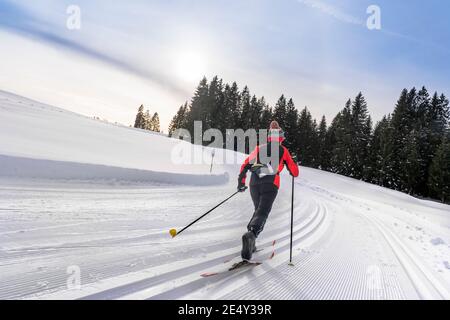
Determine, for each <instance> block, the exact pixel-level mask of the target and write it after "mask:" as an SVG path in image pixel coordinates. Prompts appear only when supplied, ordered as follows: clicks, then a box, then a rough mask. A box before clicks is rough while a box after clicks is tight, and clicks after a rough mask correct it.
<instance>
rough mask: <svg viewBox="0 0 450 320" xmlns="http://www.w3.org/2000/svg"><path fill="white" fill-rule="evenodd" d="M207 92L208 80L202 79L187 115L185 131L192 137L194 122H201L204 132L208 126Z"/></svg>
mask: <svg viewBox="0 0 450 320" xmlns="http://www.w3.org/2000/svg"><path fill="white" fill-rule="evenodd" d="M208 91H209V86H208V80H207V79H206V77H204V78H203V79H202V80H201V81H200V83H199V85H198V86H197V89H196V91H195V94H194V97H193V98H192V102H191V108H190V112H189V114H188V120H187V129H188V130H189V132H190V133H191V136H192V137H193V134H194V121H201V122H202V126H203V129H204V130H205V128H207V127H208V125H209V124H210V117H211V114H210V113H209V110H210V109H209V105H208V103H209V95H208Z"/></svg>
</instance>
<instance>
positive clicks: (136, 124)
mask: <svg viewBox="0 0 450 320" xmlns="http://www.w3.org/2000/svg"><path fill="white" fill-rule="evenodd" d="M143 125H144V105H141V106H140V107H139V109H138V113H137V115H136V120H135V121H134V127H135V128H142V127H143Z"/></svg>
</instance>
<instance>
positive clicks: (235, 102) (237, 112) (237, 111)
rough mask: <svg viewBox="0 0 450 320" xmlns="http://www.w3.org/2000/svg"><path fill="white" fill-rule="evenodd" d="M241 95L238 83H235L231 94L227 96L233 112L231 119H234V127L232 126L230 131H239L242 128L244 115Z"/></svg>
mask: <svg viewBox="0 0 450 320" xmlns="http://www.w3.org/2000/svg"><path fill="white" fill-rule="evenodd" d="M240 97H241V94H240V92H239V88H238V85H237V84H236V82H233V84H232V85H231V88H230V92H229V94H228V96H227V103H228V107H229V109H230V112H231V118H232V121H231V123H232V126H230V127H229V128H228V129H238V128H241V115H242V108H241V102H240Z"/></svg>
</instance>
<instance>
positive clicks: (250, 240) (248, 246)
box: [241, 231, 256, 261]
mask: <svg viewBox="0 0 450 320" xmlns="http://www.w3.org/2000/svg"><path fill="white" fill-rule="evenodd" d="M255 242H256V236H255V234H254V233H253V232H252V231H248V232H247V233H245V234H244V235H243V236H242V251H241V257H242V260H244V261H250V260H251V259H252V255H253V253H254V252H255V251H256V246H255Z"/></svg>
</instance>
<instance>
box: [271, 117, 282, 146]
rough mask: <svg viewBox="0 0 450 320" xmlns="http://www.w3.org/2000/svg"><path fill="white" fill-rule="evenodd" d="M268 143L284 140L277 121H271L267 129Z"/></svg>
mask: <svg viewBox="0 0 450 320" xmlns="http://www.w3.org/2000/svg"><path fill="white" fill-rule="evenodd" d="M267 140H268V141H269V142H273V141H276V142H279V143H281V142H283V141H284V140H285V137H284V132H283V130H281V128H280V125H279V123H278V122H277V121H272V122H271V123H270V127H269V134H268V137H267Z"/></svg>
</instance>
